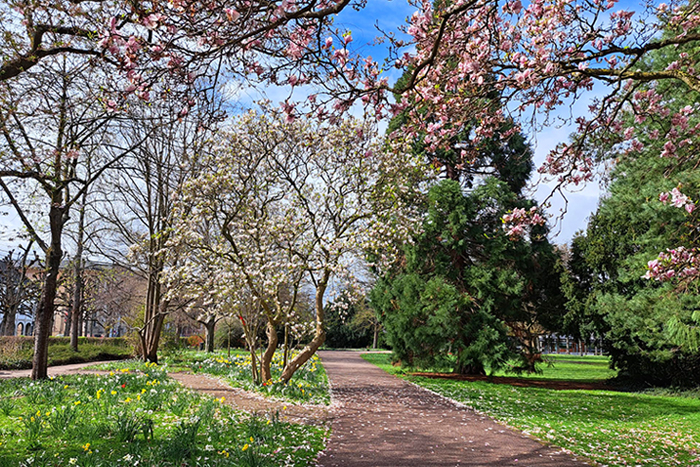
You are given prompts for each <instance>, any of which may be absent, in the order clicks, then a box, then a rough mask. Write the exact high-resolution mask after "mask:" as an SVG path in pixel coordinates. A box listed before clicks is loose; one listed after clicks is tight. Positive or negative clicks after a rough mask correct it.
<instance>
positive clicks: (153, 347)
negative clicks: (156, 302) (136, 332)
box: [143, 302, 167, 363]
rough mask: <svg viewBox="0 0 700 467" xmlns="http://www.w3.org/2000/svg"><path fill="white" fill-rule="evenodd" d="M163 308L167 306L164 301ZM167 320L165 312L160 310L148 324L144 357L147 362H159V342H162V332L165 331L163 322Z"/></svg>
mask: <svg viewBox="0 0 700 467" xmlns="http://www.w3.org/2000/svg"><path fill="white" fill-rule="evenodd" d="M161 308H167V304H166V303H165V302H164V303H162V304H161ZM164 322H165V312H162V311H161V312H159V313H158V314H157V315H156V316H155V317H154V319H153V320H152V321H151V323H150V324H149V325H148V326H146V329H145V334H144V342H145V347H144V349H143V359H144V361H146V362H152V363H158V343H159V342H160V334H161V332H162V331H163V323H164Z"/></svg>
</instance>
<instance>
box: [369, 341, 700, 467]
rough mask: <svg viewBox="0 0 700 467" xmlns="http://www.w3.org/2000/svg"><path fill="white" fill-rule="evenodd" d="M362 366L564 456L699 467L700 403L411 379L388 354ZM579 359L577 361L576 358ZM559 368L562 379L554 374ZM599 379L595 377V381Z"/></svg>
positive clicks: (586, 372)
mask: <svg viewBox="0 0 700 467" xmlns="http://www.w3.org/2000/svg"><path fill="white" fill-rule="evenodd" d="M363 358H365V359H366V360H367V361H369V362H371V363H374V364H376V365H378V366H380V367H381V368H383V369H384V370H386V371H388V372H390V373H393V374H398V375H399V376H401V377H402V378H405V379H407V380H409V381H411V382H414V383H416V384H418V385H420V386H423V387H425V388H428V389H431V390H433V391H435V392H438V393H440V394H442V395H444V396H446V397H449V398H451V399H454V400H456V401H459V402H462V403H464V404H465V405H467V406H469V407H472V408H474V409H475V410H478V411H480V412H483V413H486V414H488V415H490V416H491V417H493V418H495V419H496V420H498V421H500V422H503V423H505V424H507V425H509V426H512V427H515V428H518V429H520V430H522V431H525V432H527V433H529V434H531V435H533V436H535V437H537V438H540V439H542V440H544V441H547V442H551V443H553V444H555V445H558V446H561V447H563V448H566V449H569V450H571V451H572V452H574V453H576V454H578V455H581V456H585V457H588V458H590V459H592V460H594V461H596V462H599V463H600V464H602V465H609V466H613V465H614V466H623V465H635V466H636V465H639V466H649V467H652V466H653V467H666V466H691V465H700V400H698V399H697V398H692V397H671V396H659V395H650V394H639V393H622V392H612V391H579V390H576V391H555V390H552V389H541V388H523V387H514V386H509V385H504V384H491V383H487V382H465V381H453V380H444V379H430V378H424V377H413V376H410V375H406V374H404V372H402V371H401V370H400V369H397V368H396V367H393V366H392V365H391V364H390V356H389V355H386V354H367V355H363ZM576 359H580V357H576ZM557 360H561V361H560V363H561V366H560V365H559V364H557V362H555V365H554V367H553V368H550V369H549V374H548V376H547V377H548V378H550V379H553V380H561V379H564V378H565V376H564V375H565V374H571V375H573V377H574V378H579V381H580V380H586V381H589V380H595V379H596V378H595V377H594V378H591V376H592V375H594V374H596V372H598V370H595V369H591V368H588V365H584V364H580V366H581V367H582V368H580V369H575V368H568V366H569V365H576V364H575V363H572V361H575V359H574V357H569V356H567V357H565V358H558V359H557ZM558 368H561V374H559V375H558V374H557V373H558V372H559V371H560V370H558ZM598 379H599V378H598Z"/></svg>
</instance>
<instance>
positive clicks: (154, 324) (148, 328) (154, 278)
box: [141, 265, 169, 363]
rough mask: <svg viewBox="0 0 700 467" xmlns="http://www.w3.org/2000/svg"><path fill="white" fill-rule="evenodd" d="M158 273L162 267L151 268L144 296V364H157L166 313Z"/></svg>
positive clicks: (167, 304)
mask: <svg viewBox="0 0 700 467" xmlns="http://www.w3.org/2000/svg"><path fill="white" fill-rule="evenodd" d="M160 271H162V267H160V265H156V266H154V267H153V268H152V270H151V273H150V277H149V281H148V291H147V295H146V310H145V314H144V324H143V329H142V330H141V333H142V335H143V337H142V342H143V355H142V357H143V360H144V361H145V362H153V363H158V343H159V342H160V335H161V332H162V331H163V323H164V322H165V316H166V312H167V310H168V306H169V302H168V301H166V300H163V295H162V294H161V288H160Z"/></svg>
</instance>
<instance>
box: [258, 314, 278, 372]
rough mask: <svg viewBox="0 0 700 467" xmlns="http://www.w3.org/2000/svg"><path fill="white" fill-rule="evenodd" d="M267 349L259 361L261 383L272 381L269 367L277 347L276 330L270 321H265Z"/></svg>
mask: <svg viewBox="0 0 700 467" xmlns="http://www.w3.org/2000/svg"><path fill="white" fill-rule="evenodd" d="M266 334H267V347H266V348H265V353H264V354H263V355H262V358H261V359H260V370H261V371H260V376H262V381H263V383H264V382H266V381H269V380H271V379H272V372H271V370H270V366H271V364H272V358H273V357H274V356H275V350H277V346H278V345H279V338H278V337H277V330H276V329H275V323H274V322H273V321H271V320H269V319H268V320H267V330H266Z"/></svg>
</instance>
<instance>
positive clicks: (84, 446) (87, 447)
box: [83, 443, 90, 451]
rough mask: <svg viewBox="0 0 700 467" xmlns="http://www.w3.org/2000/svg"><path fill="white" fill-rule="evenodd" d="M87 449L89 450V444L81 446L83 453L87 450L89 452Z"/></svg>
mask: <svg viewBox="0 0 700 467" xmlns="http://www.w3.org/2000/svg"><path fill="white" fill-rule="evenodd" d="M89 449H90V443H85V444H84V445H83V451H87V450H89Z"/></svg>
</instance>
